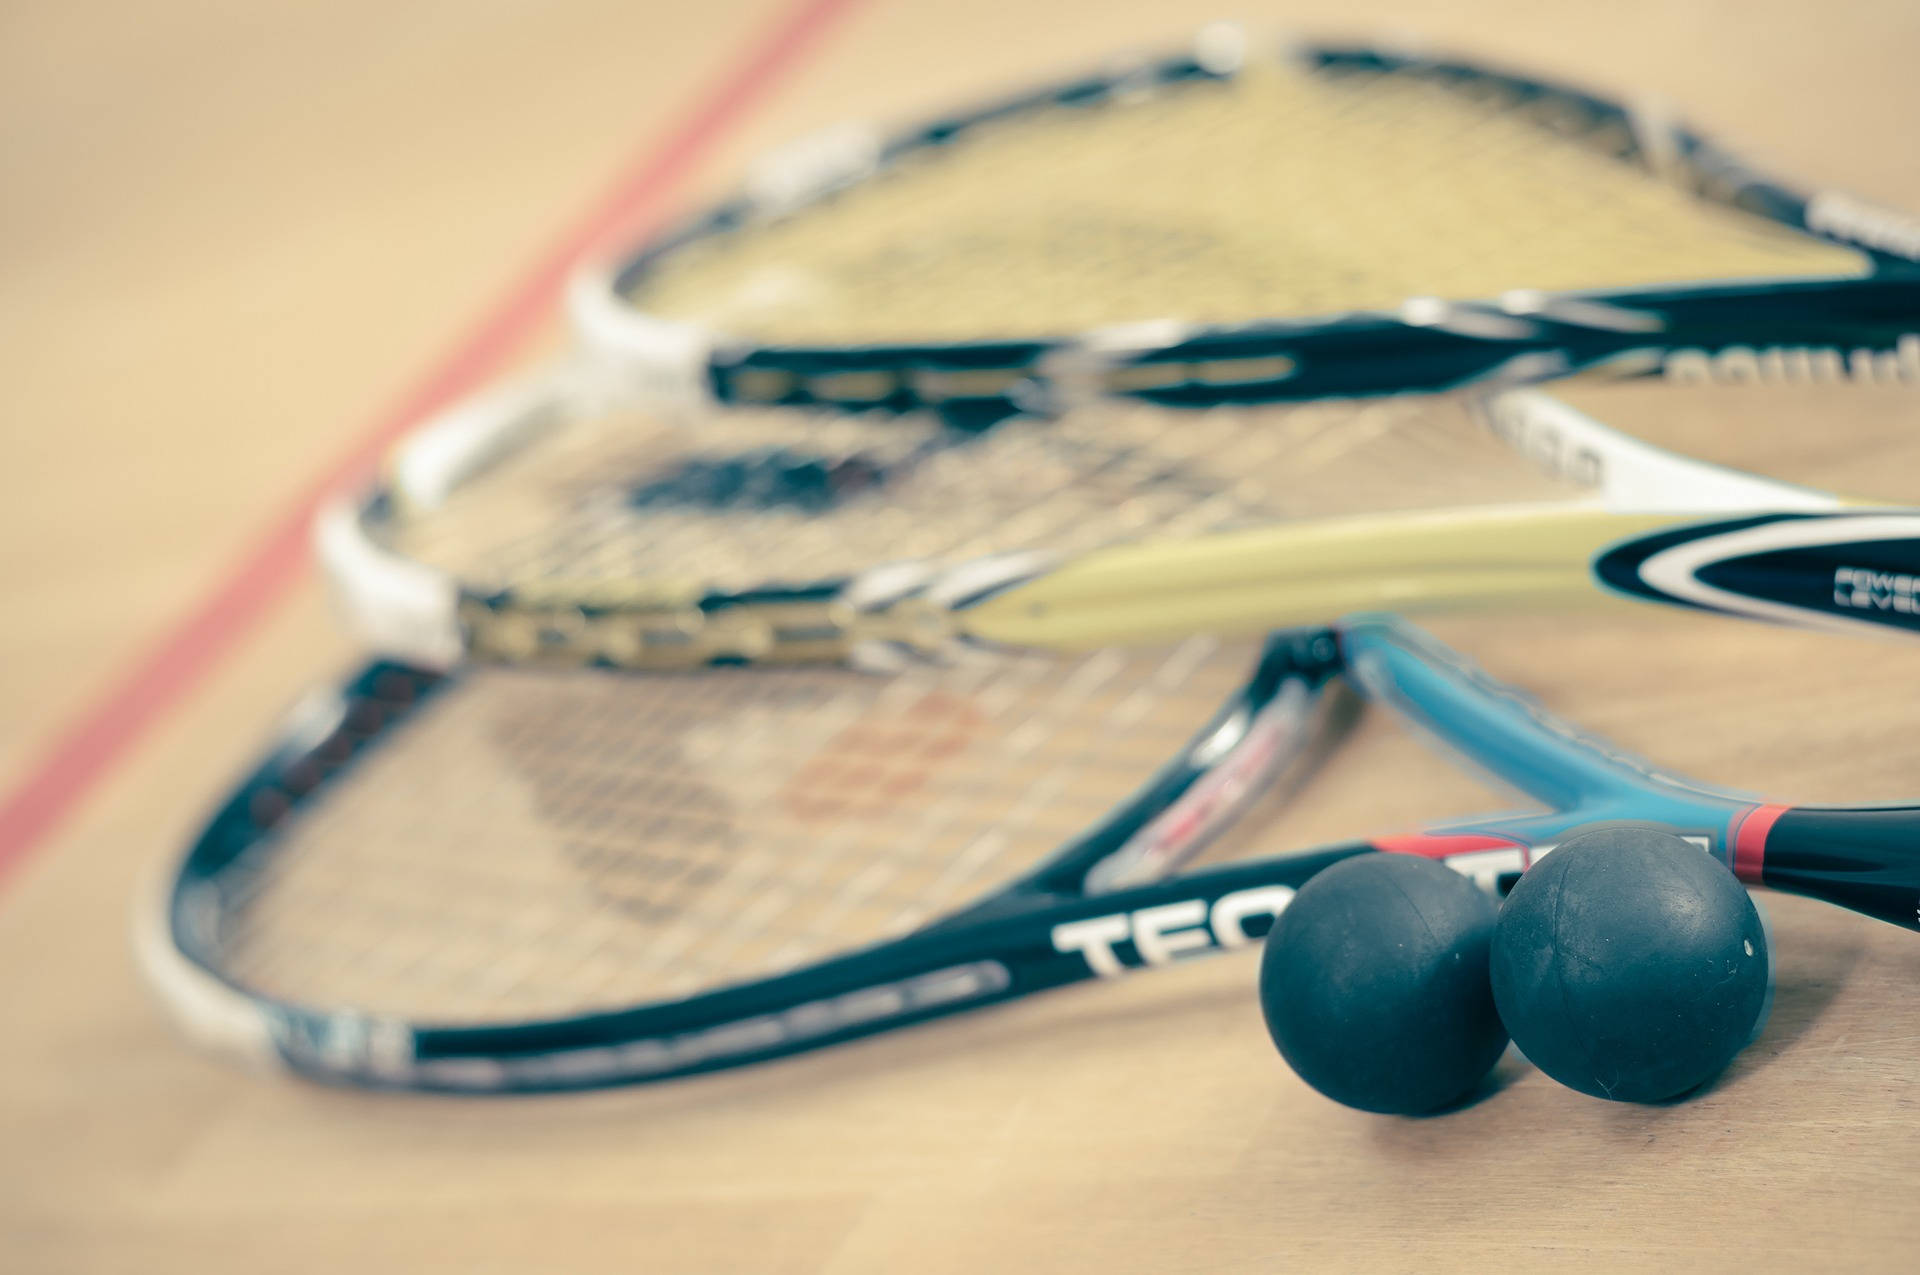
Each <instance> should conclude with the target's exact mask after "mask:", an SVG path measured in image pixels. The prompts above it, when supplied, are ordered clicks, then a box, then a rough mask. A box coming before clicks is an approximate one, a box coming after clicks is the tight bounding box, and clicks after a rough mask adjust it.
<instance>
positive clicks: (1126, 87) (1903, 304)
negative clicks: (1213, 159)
mask: <svg viewBox="0 0 1920 1275" xmlns="http://www.w3.org/2000/svg"><path fill="white" fill-rule="evenodd" d="M1247 56H1248V54H1247V41H1246V37H1245V36H1244V35H1243V34H1240V33H1239V31H1238V29H1237V28H1234V27H1232V26H1231V25H1230V24H1213V25H1211V26H1209V27H1206V28H1203V29H1202V31H1201V32H1200V33H1199V35H1198V36H1197V37H1196V38H1195V40H1194V41H1193V44H1192V46H1191V47H1190V48H1188V49H1186V50H1182V51H1180V52H1177V53H1174V54H1172V55H1170V56H1166V57H1162V58H1158V59H1151V60H1146V61H1140V62H1134V63H1130V64H1126V65H1122V66H1119V67H1116V68H1114V69H1112V70H1109V71H1105V72H1102V73H1098V74H1093V75H1087V76H1081V77H1078V78H1074V79H1070V80H1068V81H1066V82H1064V83H1062V84H1059V85H1056V86H1051V87H1046V88H1041V89H1037V90H1033V91H1029V92H1026V93H1023V94H1020V95H1018V96H1014V97H1011V98H1007V99H1004V100H1001V101H997V102H993V103H989V104H987V105H985V106H983V107H980V108H977V109H974V110H972V111H968V112H963V113H960V114H957V115H953V116H949V117H945V118H941V119H936V120H934V121H931V122H929V123H926V124H923V125H921V126H919V127H916V128H909V129H906V130H904V131H901V132H898V133H894V134H891V135H889V134H885V133H883V132H882V131H881V130H880V129H878V128H877V127H874V126H871V125H863V124H841V125H837V126H835V127H833V128H831V129H828V130H825V131H824V132H823V133H821V134H819V135H816V136H814V137H811V138H805V139H802V140H801V141H799V142H796V143H793V144H791V145H790V146H789V147H787V148H784V149H782V150H779V151H776V152H774V153H772V154H770V155H769V156H767V157H766V158H765V159H764V160H763V161H762V162H761V163H760V164H759V165H758V166H756V167H755V168H754V169H753V170H752V172H751V173H750V175H749V178H748V180H747V182H746V184H745V186H744V188H743V190H742V191H741V192H740V193H739V194H738V195H736V196H734V197H732V198H730V199H728V200H726V201H724V202H723V203H721V204H719V205H718V206H716V207H715V208H712V209H710V210H708V211H707V212H705V213H703V214H700V215H698V216H696V217H694V218H693V219H691V220H690V221H688V222H687V223H685V224H683V225H682V226H680V227H679V228H678V229H676V230H673V231H671V232H669V233H667V234H665V235H663V236H662V237H660V238H658V239H656V240H654V241H652V242H649V243H647V244H645V245H643V246H641V247H640V248H639V249H638V250H636V251H635V252H634V253H633V254H632V255H630V256H629V257H628V258H626V259H625V260H624V261H622V262H620V263H618V264H616V265H613V266H610V267H600V268H591V269H587V270H583V271H582V272H581V273H580V274H579V275H578V276H577V277H576V279H575V280H574V282H573V284H572V286H571V287H570V290H569V298H568V308H569V313H570V315H571V318H572V325H573V327H574V330H575V332H576V333H577V334H578V336H579V338H580V340H581V342H582V344H583V346H584V347H585V348H586V349H587V350H589V351H591V352H592V354H593V355H594V356H595V357H597V358H600V359H603V360H605V362H606V363H607V365H608V366H609V367H610V368H613V369H618V374H619V375H620V377H621V378H622V381H623V384H624V386H625V388H626V389H627V390H628V391H629V392H631V393H633V394H634V395H635V396H636V397H638V398H640V399H642V400H643V401H649V402H661V401H664V402H672V403H677V404H703V405H715V404H718V405H727V404H738V405H746V404H760V405H783V406H802V407H828V408H835V409H840V410H849V409H852V410H884V411H913V410H919V409H924V408H931V409H935V410H938V411H940V412H942V413H943V414H945V415H946V416H947V417H948V419H949V420H951V421H953V422H954V423H956V424H963V425H969V426H980V425H986V424H991V423H992V422H993V421H995V420H998V419H1000V418H1001V417H1003V416H1005V415H1007V414H1009V413H1010V412H1016V411H1024V412H1057V411H1060V410H1063V409H1064V408H1066V407H1067V406H1069V405H1070V404H1072V403H1074V402H1076V401H1082V400H1085V399H1087V398H1089V397H1100V396H1120V397H1128V398H1138V399H1144V400H1146V401H1149V402H1152V403H1157V404H1160V405H1163V406H1169V407H1204V406H1211V405H1215V404H1220V403H1232V402H1238V403H1247V402H1275V401H1302V400H1308V399H1316V398H1325V397H1333V396H1346V395H1355V394H1378V393H1392V392H1401V391H1407V390H1440V389H1451V388H1457V387H1461V386H1467V385H1475V384H1481V383H1491V384H1495V385H1499V384H1511V383H1518V382H1530V381H1537V380H1541V379H1545V378H1549V377H1555V376H1563V375H1567V374H1569V373H1573V372H1577V371H1583V370H1604V371H1607V372H1609V373H1611V374H1615V375H1622V374H1639V373H1646V372H1652V371H1658V370H1660V369H1662V368H1664V367H1667V366H1672V367H1673V368H1675V369H1676V370H1677V371H1681V372H1682V373H1691V372H1695V371H1697V370H1699V369H1701V368H1703V367H1704V368H1712V367H1713V366H1715V365H1716V362H1717V361H1718V360H1721V359H1731V360H1732V361H1733V362H1734V363H1743V362H1744V361H1746V360H1752V359H1754V358H1756V357H1770V358H1773V359H1775V360H1776V361H1780V362H1783V363H1789V362H1790V363H1803V364H1805V365H1806V366H1807V367H1808V370H1809V375H1822V376H1824V375H1829V374H1837V375H1852V376H1859V377H1862V378H1865V379H1874V378H1880V377H1886V376H1895V377H1902V378H1907V379H1920V336H1916V335H1915V333H1916V330H1917V329H1920V320H1917V319H1916V315H1920V220H1916V219H1915V218H1912V217H1910V216H1907V215H1905V214H1902V213H1899V212H1895V211H1892V210H1888V209H1881V208H1878V207H1876V206H1874V205H1872V204H1870V203H1868V202H1867V201H1865V200H1862V199H1859V198H1856V197H1854V196H1851V195H1846V194H1843V193H1840V192H1833V191H1827V192H1821V193H1817V194H1813V195H1808V194H1804V193H1802V192H1800V191H1797V190H1795V189H1793V188H1792V187H1791V186H1789V185H1787V184H1785V183H1783V182H1781V181H1778V180H1776V179H1774V178H1772V177H1769V176H1766V175H1764V174H1761V173H1759V172H1757V171H1756V170H1754V169H1752V168H1751V167H1749V166H1748V165H1747V164H1746V163H1745V162H1744V161H1742V160H1740V159H1739V158H1737V157H1736V156H1734V155H1732V154H1731V153H1730V152H1728V151H1726V150H1724V149H1722V148H1721V147H1720V146H1718V145H1717V144H1715V143H1713V142H1711V141H1709V140H1707V139H1706V138H1704V137H1703V136H1701V135H1700V134H1698V133H1696V132H1694V131H1692V130H1691V129H1689V128H1687V127H1685V126H1683V125H1680V124H1677V123H1675V122H1673V121H1671V120H1670V119H1668V118H1666V117H1665V115H1664V114H1663V113H1662V112H1659V111H1652V110H1637V109H1634V108H1632V107H1630V106H1627V105H1623V104H1620V103H1617V102H1613V101H1609V100H1607V99H1605V98H1603V97H1600V96H1598V95H1596V94H1593V93H1590V92H1586V91H1584V90H1581V89H1577V88H1573V87H1569V86H1566V85H1562V84H1556V83H1552V82H1549V81H1545V80H1540V79H1536V78H1533V77H1530V76H1525V75H1520V74H1516V73H1512V72H1508V71H1504V70H1500V69H1497V68H1494V67H1487V66H1481V65H1477V64H1475V63H1472V62H1469V61H1466V60H1463V59H1458V58H1446V57H1437V56H1427V55H1424V54H1419V53H1414V52H1407V51H1393V50H1387V49H1379V48H1370V47H1365V46H1359V45H1352V44H1338V43H1316V42H1311V41H1298V42H1291V43H1288V44H1285V45H1284V46H1283V47H1282V50H1281V56H1282V57H1283V58H1285V59H1288V60H1291V61H1293V62H1296V63H1297V64H1299V65H1302V66H1305V67H1307V68H1310V69H1313V70H1318V71H1335V72H1338V71H1346V72H1367V73H1376V74H1380V73H1392V74H1398V75H1406V76H1418V77H1421V78H1425V79H1429V80H1434V81H1439V82H1444V83H1449V84H1455V85H1459V86H1462V87H1466V88H1470V89H1473V90H1474V91H1478V92H1491V93H1497V94H1501V95H1504V96H1505V97H1507V98H1510V99H1511V100H1513V101H1514V102H1516V103H1517V104H1520V105H1522V106H1524V107H1525V108H1526V109H1528V110H1531V111H1533V112H1535V113H1537V114H1538V115H1539V116H1540V117H1541V118H1542V119H1543V120H1545V121H1548V124H1549V126H1557V127H1559V128H1560V129H1561V131H1566V129H1567V122H1568V121H1575V120H1577V121H1581V122H1582V123H1583V124H1584V126H1585V130H1586V132H1587V134H1589V135H1601V134H1604V135H1605V136H1606V137H1608V138H1609V139H1613V142H1614V143H1615V144H1617V145H1618V146H1619V147H1621V150H1620V153H1619V154H1617V155H1616V156H1615V157H1616V158H1618V159H1620V160H1621V161H1622V162H1626V163H1632V164H1635V165H1638V166H1640V167H1642V168H1644V169H1645V170H1647V171H1648V172H1649V173H1650V174H1651V175H1652V176H1653V177H1655V178H1656V179H1659V180H1662V181H1665V182H1668V183H1670V184H1673V185H1676V186H1678V187H1681V188H1682V189H1685V190H1687V191H1689V192H1691V193H1693V194H1695V195H1698V196H1699V197H1700V198H1702V199H1704V200H1707V201H1709V202H1711V203H1715V204H1719V205H1723V206H1727V207H1733V208H1738V209H1741V210H1744V211H1746V212H1748V213H1751V214H1753V215H1756V216H1758V217H1761V218H1764V219H1766V220H1768V221H1771V222H1773V223H1775V224H1777V225H1780V226H1785V227H1789V228H1791V229H1792V230H1795V231H1798V232H1800V233H1803V234H1805V235H1808V236H1809V237H1811V238H1813V239H1817V240H1820V241H1822V242H1826V243H1830V244H1834V245H1837V246H1843V247H1846V248H1848V249H1851V250H1853V251H1855V252H1857V253H1859V254H1860V255H1861V256H1862V258H1863V259H1864V260H1865V261H1866V262H1867V263H1868V273H1867V274H1865V275H1863V276H1861V277H1858V278H1853V277H1835V278H1803V279H1742V280H1732V281H1721V282H1686V281H1675V282H1674V283H1672V284H1668V285H1663V286H1654V287H1633V288H1621V289H1611V290H1597V291H1576V292H1561V293H1553V292H1542V291H1540V290H1537V289H1524V288H1522V289H1515V290H1511V291H1509V292H1506V293H1504V294H1501V295H1499V296H1496V297H1488V298H1450V299H1441V298H1435V297H1410V298H1408V299H1407V300H1406V301H1405V302H1404V303H1403V304H1402V305H1401V306H1399V307H1398V308H1397V309H1396V310H1393V311H1368V310H1356V311H1351V312H1347V313H1340V314H1326V315H1309V316H1276V317H1274V318H1270V319H1263V320H1258V321H1250V322H1246V323H1236V324H1223V325H1202V324H1192V323H1184V322H1181V321H1179V320H1178V319H1177V318H1168V319H1163V320H1158V321H1153V322H1130V323H1123V324H1114V325H1111V326H1109V327H1106V328H1101V329H1096V330H1094V331H1091V332H1086V333H1082V334H1077V335H1075V334H1066V333H1062V334H1057V335H1055V336H1052V337H1049V338H1045V339H1023V340H992V339H985V338H983V339H979V340H973V341H957V342H951V343H938V342H923V343H911V342H908V343H895V344H889V343H870V344H862V345H849V346H831V345H792V346H777V345H758V344H755V343H753V342H750V341H747V340H743V339H740V338H737V337H732V336H729V335H727V334H726V333H724V332H719V331H714V330H710V329H708V328H706V327H705V326H703V325H701V324H698V323H694V322H689V321H683V320H677V319H669V318H666V317H663V316H661V315H657V314H651V313H648V312H646V311H643V310H641V309H638V308H637V307H635V306H634V305H632V304H631V303H629V302H628V301H627V300H626V297H627V296H628V294H629V293H630V292H631V291H632V290H633V289H634V288H635V287H636V286H637V285H638V284H639V283H640V281H641V280H643V279H644V278H645V277H646V276H647V274H648V273H649V272H650V271H652V270H653V269H655V268H656V267H657V266H658V265H659V264H660V263H661V262H662V261H664V260H667V259H669V258H671V257H673V256H674V255H675V254H676V253H679V252H682V251H684V250H686V249H687V248H688V247H689V246H692V245H696V244H700V243H703V242H705V241H707V240H710V239H713V238H715V237H716V236H723V235H726V234H729V233H733V232H735V231H737V230H740V229H742V228H744V227H750V226H754V225H757V224H763V223H768V222H773V221H778V220H780V219H782V218H785V217H789V216H792V215H794V214H795V213H797V212H800V211H802V210H804V209H805V208H807V207H809V206H811V205H815V204H819V203H822V202H824V201H827V200H830V199H831V198H832V197H833V196H835V195H836V194H838V193H840V192H841V191H844V190H846V189H847V188H848V187H850V186H854V185H857V184H858V183H860V182H861V181H864V180H866V179H868V178H870V177H872V176H874V175H875V174H878V173H883V172H885V171H888V170H889V169H891V168H893V167H895V166H897V165H899V164H901V163H902V162H905V161H908V160H912V159H917V158H921V157H923V156H925V155H926V154H927V153H929V152H936V151H938V150H939V149H940V148H941V147H944V146H948V145H952V144H954V143H955V141H956V140H957V139H964V138H967V137H969V136H970V135H971V134H972V133H973V132H974V131H975V130H978V129H980V128H982V127H983V126H990V125H993V124H997V123H1001V122H1003V121H1005V120H1007V119H1008V118H1009V117H1013V116H1018V115H1020V114H1023V113H1028V112H1034V111H1039V110H1044V109H1057V108H1079V109H1097V108H1099V107H1101V106H1103V105H1105V104H1108V103H1115V102H1132V101H1137V100H1138V99H1139V98H1140V97H1142V96H1143V95H1148V94H1151V93H1154V92H1159V91H1164V90H1166V89H1169V88H1173V87H1177V86H1181V85H1190V84H1193V83H1196V82H1201V81H1208V80H1213V81H1225V80H1229V79H1231V78H1232V77H1233V76H1234V75H1235V74H1237V73H1238V72H1239V71H1240V70H1241V69H1242V68H1243V67H1244V66H1245V65H1246V61H1247ZM1556 121H1557V125H1556V123H1555V122H1556Z"/></svg>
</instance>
